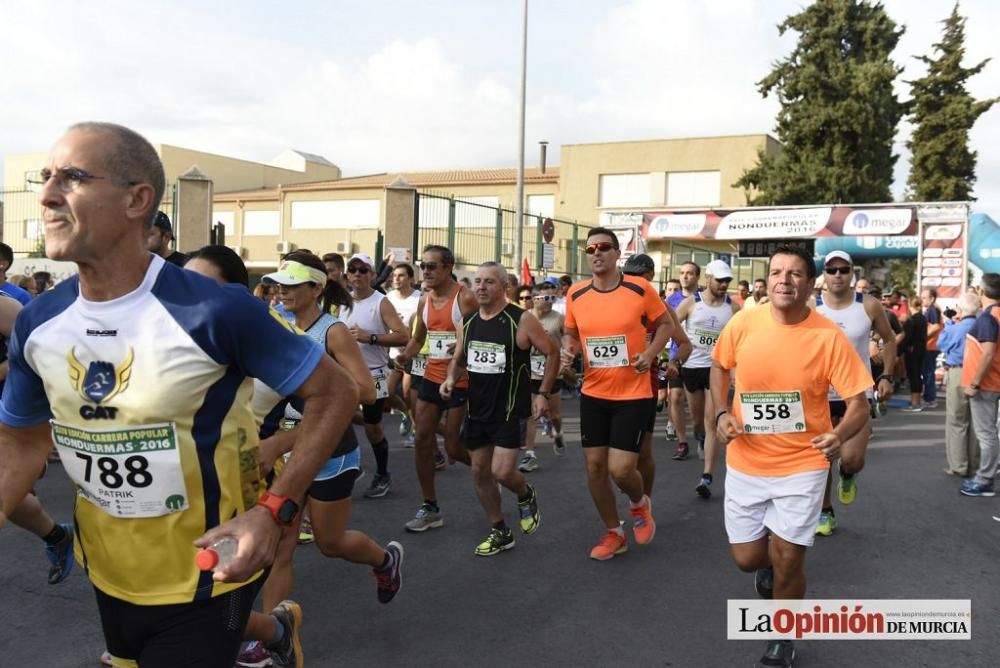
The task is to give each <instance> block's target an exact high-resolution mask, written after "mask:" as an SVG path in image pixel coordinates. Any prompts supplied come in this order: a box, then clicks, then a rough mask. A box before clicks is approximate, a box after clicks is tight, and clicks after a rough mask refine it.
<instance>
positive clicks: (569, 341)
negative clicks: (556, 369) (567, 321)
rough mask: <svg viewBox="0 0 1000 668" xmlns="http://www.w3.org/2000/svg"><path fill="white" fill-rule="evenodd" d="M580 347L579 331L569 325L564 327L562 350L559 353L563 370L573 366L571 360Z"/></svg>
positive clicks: (574, 357)
mask: <svg viewBox="0 0 1000 668" xmlns="http://www.w3.org/2000/svg"><path fill="white" fill-rule="evenodd" d="M580 347H581V346H580V332H578V331H577V330H575V329H573V328H571V327H564V328H563V340H562V350H561V351H560V353H559V357H560V359H561V361H562V368H563V370H565V369H566V368H569V367H572V366H573V360H575V359H576V356H577V354H578V353H579V352H580Z"/></svg>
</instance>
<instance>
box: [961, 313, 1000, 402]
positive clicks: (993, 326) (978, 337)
mask: <svg viewBox="0 0 1000 668" xmlns="http://www.w3.org/2000/svg"><path fill="white" fill-rule="evenodd" d="M998 339H1000V304H990V305H989V306H987V307H986V309H985V310H984V311H983V312H982V313H980V314H979V315H978V316H977V317H976V324H974V325H973V326H972V329H971V330H969V333H968V334H966V335H965V354H964V356H963V358H962V385H963V386H969V385H972V381H973V380H975V379H976V371H978V370H979V364H980V362H982V360H983V345H982V344H983V343H994V344H995V343H997V341H998ZM979 389H981V390H984V391H986V392H1000V354H996V355H994V356H993V362H992V364H990V368H989V369H987V370H986V375H985V376H983V380H982V382H981V383H980V384H979Z"/></svg>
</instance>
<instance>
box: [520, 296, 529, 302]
mask: <svg viewBox="0 0 1000 668" xmlns="http://www.w3.org/2000/svg"><path fill="white" fill-rule="evenodd" d="M526 299H531V295H521V296H520V297H518V298H517V300H518V301H522V302H523V301H524V300H526Z"/></svg>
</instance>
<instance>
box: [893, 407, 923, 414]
mask: <svg viewBox="0 0 1000 668" xmlns="http://www.w3.org/2000/svg"><path fill="white" fill-rule="evenodd" d="M899 410H900V412H901V413H921V412H923V410H924V409H923V407H922V406H907V407H906V408H901V409H899Z"/></svg>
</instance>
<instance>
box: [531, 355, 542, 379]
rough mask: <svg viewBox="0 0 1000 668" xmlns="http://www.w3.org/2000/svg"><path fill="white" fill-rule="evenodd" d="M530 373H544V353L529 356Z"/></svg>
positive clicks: (533, 374) (535, 374)
mask: <svg viewBox="0 0 1000 668" xmlns="http://www.w3.org/2000/svg"><path fill="white" fill-rule="evenodd" d="M531 375H532V376H544V375H545V355H532V356H531Z"/></svg>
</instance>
